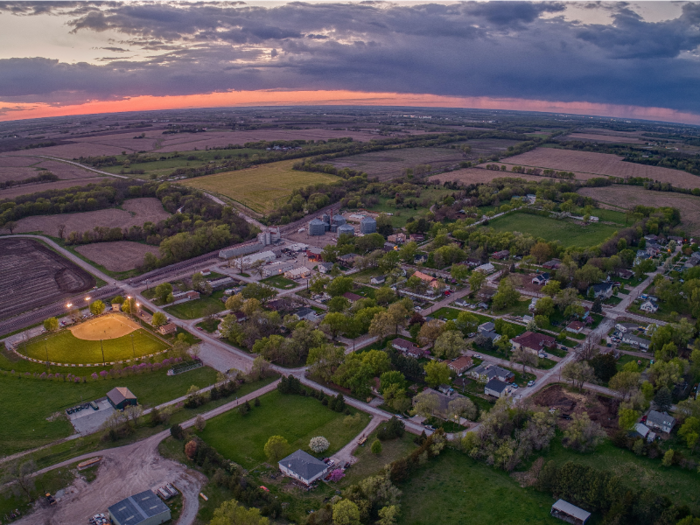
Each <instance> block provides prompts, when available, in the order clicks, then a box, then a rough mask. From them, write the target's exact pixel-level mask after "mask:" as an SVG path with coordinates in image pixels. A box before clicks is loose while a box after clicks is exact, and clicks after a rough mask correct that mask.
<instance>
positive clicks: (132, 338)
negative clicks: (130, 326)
mask: <svg viewBox="0 0 700 525" xmlns="http://www.w3.org/2000/svg"><path fill="white" fill-rule="evenodd" d="M131 353H132V354H133V356H134V361H135V360H136V350H134V334H131Z"/></svg>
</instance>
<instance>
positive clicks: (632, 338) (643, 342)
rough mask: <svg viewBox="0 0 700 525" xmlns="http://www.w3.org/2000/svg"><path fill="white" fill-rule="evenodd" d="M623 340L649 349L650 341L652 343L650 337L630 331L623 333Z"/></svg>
mask: <svg viewBox="0 0 700 525" xmlns="http://www.w3.org/2000/svg"><path fill="white" fill-rule="evenodd" d="M622 342H623V343H627V344H629V345H632V346H636V347H638V348H641V349H643V350H647V349H648V348H649V343H651V341H649V340H648V339H644V338H643V337H639V336H638V335H634V334H632V333H630V332H626V333H624V334H622Z"/></svg>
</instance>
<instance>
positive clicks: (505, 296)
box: [493, 278, 520, 310]
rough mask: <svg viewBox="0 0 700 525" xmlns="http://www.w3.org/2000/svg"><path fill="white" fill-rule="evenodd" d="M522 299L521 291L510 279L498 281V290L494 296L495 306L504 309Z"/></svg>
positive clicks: (497, 308)
mask: <svg viewBox="0 0 700 525" xmlns="http://www.w3.org/2000/svg"><path fill="white" fill-rule="evenodd" d="M519 299H520V293H519V292H518V291H517V290H516V289H515V287H514V286H513V283H512V282H511V280H510V279H507V278H506V279H501V282H500V283H498V291H497V292H496V295H494V296H493V308H494V309H495V310H504V309H505V308H508V307H509V306H512V305H514V304H516V303H517V302H518V300H519Z"/></svg>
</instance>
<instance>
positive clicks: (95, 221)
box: [15, 198, 170, 237]
mask: <svg viewBox="0 0 700 525" xmlns="http://www.w3.org/2000/svg"><path fill="white" fill-rule="evenodd" d="M122 208H124V209H121V210H119V209H116V208H112V209H107V210H97V211H86V212H82V213H63V214H58V215H34V216H32V217H25V218H24V219H21V220H19V221H17V229H16V230H15V231H16V232H17V233H27V232H38V231H41V232H44V233H46V234H48V235H52V236H54V237H58V226H59V225H60V224H64V225H65V226H66V228H65V234H66V235H68V234H69V233H70V232H73V231H77V232H84V231H86V230H92V229H93V228H94V227H95V226H105V227H108V228H117V227H118V228H130V227H131V226H141V225H142V224H144V223H145V222H154V223H155V222H158V221H160V220H164V219H167V218H168V217H170V214H169V213H168V212H167V211H165V210H164V209H163V205H162V204H161V203H160V201H159V200H158V199H155V198H142V199H128V200H126V201H124V204H123V205H122Z"/></svg>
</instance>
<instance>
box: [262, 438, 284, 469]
mask: <svg viewBox="0 0 700 525" xmlns="http://www.w3.org/2000/svg"><path fill="white" fill-rule="evenodd" d="M264 450H265V455H266V456H267V460H268V462H270V463H277V462H278V461H279V460H280V459H282V458H283V457H285V456H286V455H287V454H289V443H287V440H286V439H284V437H282V436H270V439H268V440H267V443H265V448H264Z"/></svg>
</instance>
